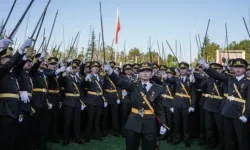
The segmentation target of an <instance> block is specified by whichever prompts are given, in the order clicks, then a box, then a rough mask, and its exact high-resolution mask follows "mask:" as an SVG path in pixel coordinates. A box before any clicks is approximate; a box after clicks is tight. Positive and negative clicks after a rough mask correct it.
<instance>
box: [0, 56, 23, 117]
mask: <svg viewBox="0 0 250 150" xmlns="http://www.w3.org/2000/svg"><path fill="white" fill-rule="evenodd" d="M21 58H22V55H20V54H19V53H18V52H17V53H15V55H14V56H13V57H11V58H10V60H9V61H8V62H6V63H5V64H4V65H2V66H0V115H2V116H9V117H12V118H14V119H16V118H17V117H18V115H19V114H20V100H19V84H18V81H17V77H18V76H19V74H20V70H21V69H22V67H23V66H17V67H14V66H15V65H16V64H17V62H18V61H19V60H20V59H21ZM22 61H23V60H22ZM24 63H25V61H23V63H22V64H24ZM13 67H14V68H13ZM12 68H13V69H12ZM10 70H11V71H10Z"/></svg>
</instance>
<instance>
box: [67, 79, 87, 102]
mask: <svg viewBox="0 0 250 150" xmlns="http://www.w3.org/2000/svg"><path fill="white" fill-rule="evenodd" d="M75 77H76V78H77V79H78V77H77V76H76V75H75ZM62 78H63V79H62V83H63V87H64V89H65V98H64V100H63V105H64V106H69V107H81V105H83V102H82V101H81V99H80V90H79V89H80V88H79V87H83V86H84V80H77V81H76V80H75V78H74V76H72V75H67V76H65V77H62Z"/></svg>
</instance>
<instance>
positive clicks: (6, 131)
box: [0, 116, 17, 150]
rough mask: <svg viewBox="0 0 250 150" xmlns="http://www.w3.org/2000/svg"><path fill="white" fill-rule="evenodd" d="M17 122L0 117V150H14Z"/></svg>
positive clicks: (9, 118) (6, 117) (7, 117)
mask: <svg viewBox="0 0 250 150" xmlns="http://www.w3.org/2000/svg"><path fill="white" fill-rule="evenodd" d="M16 127H17V120H16V119H14V118H11V117H9V116H0V149H1V150H14V148H15V147H14V146H15V139H16Z"/></svg>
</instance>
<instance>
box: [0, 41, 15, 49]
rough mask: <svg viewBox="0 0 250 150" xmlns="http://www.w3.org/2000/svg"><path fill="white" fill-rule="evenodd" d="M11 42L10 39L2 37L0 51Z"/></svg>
mask: <svg viewBox="0 0 250 150" xmlns="http://www.w3.org/2000/svg"><path fill="white" fill-rule="evenodd" d="M11 44H13V42H12V40H10V39H7V38H4V39H1V40H0V51H2V50H3V49H6V48H7V47H8V45H11Z"/></svg>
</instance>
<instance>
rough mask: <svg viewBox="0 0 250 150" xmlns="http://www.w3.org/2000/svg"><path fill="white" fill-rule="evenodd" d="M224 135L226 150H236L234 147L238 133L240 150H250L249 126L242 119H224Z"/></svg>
mask: <svg viewBox="0 0 250 150" xmlns="http://www.w3.org/2000/svg"><path fill="white" fill-rule="evenodd" d="M223 120H224V122H223V123H224V133H225V147H226V150H235V147H234V145H233V144H234V142H233V141H234V139H235V138H234V132H235V133H236V137H237V142H238V144H239V148H240V150H249V149H250V147H249V133H248V129H249V127H248V124H247V123H243V122H242V121H241V120H240V119H231V118H227V117H223Z"/></svg>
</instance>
